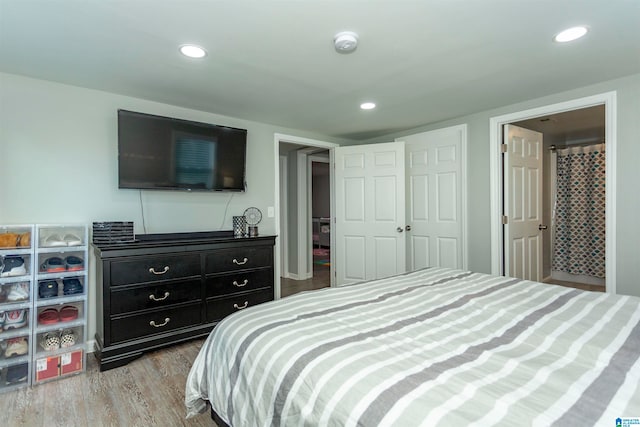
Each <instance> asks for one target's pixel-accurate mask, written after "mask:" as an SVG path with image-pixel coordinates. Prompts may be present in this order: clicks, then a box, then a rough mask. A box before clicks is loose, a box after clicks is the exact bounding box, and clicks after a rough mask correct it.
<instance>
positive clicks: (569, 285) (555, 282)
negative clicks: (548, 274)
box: [544, 279, 606, 292]
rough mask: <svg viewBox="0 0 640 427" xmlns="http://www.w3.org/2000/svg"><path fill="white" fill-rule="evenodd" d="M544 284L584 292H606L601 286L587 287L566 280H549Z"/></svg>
mask: <svg viewBox="0 0 640 427" xmlns="http://www.w3.org/2000/svg"><path fill="white" fill-rule="evenodd" d="M544 283H549V284H552V285H560V286H565V287H567V288H576V289H582V290H583V291H593V292H605V290H606V289H605V287H604V286H600V285H587V284H584V283H577V282H568V281H565V280H555V279H549V280H546V281H545V282H544Z"/></svg>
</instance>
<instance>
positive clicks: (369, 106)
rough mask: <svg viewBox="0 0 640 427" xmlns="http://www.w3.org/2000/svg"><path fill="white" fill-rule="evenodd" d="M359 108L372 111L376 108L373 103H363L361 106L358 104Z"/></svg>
mask: <svg viewBox="0 0 640 427" xmlns="http://www.w3.org/2000/svg"><path fill="white" fill-rule="evenodd" d="M360 108H362V109H363V110H373V109H374V108H376V104H375V103H373V102H363V103H362V104H360Z"/></svg>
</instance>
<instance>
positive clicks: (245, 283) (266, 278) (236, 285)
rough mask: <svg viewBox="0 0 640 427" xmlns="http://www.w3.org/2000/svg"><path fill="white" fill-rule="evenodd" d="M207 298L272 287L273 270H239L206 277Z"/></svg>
mask: <svg viewBox="0 0 640 427" xmlns="http://www.w3.org/2000/svg"><path fill="white" fill-rule="evenodd" d="M206 286H207V293H206V295H207V298H209V297H216V296H222V295H227V294H233V293H237V292H242V291H251V290H254V289H258V288H265V287H273V270H272V269H271V268H267V269H263V270H258V271H239V272H237V273H231V274H225V275H224V276H214V277H207V285H206Z"/></svg>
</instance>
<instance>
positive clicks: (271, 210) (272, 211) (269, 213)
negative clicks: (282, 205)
mask: <svg viewBox="0 0 640 427" xmlns="http://www.w3.org/2000/svg"><path fill="white" fill-rule="evenodd" d="M275 214H276V212H275V209H274V208H273V206H268V207H267V216H268V217H269V218H273V216H274V215H275Z"/></svg>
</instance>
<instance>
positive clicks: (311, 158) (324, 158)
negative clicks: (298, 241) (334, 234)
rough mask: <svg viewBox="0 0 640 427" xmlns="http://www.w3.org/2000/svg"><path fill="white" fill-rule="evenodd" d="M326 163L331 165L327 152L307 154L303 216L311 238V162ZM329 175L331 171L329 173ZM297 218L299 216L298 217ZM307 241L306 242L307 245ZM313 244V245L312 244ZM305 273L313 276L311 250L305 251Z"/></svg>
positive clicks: (331, 189)
mask: <svg viewBox="0 0 640 427" xmlns="http://www.w3.org/2000/svg"><path fill="white" fill-rule="evenodd" d="M313 162H317V163H328V164H329V167H331V161H330V159H329V153H328V152H327V155H326V156H321V155H318V154H317V153H315V152H314V153H312V154H309V155H308V156H307V217H306V218H305V220H306V221H308V222H307V230H309V231H311V233H309V234H307V236H309V235H311V239H312V240H313V224H312V222H313V220H312V213H313V211H312V207H313V204H312V199H313V185H312V184H313V169H312V168H313V166H312V163H313ZM329 175H331V173H329ZM329 193H330V194H333V188H332V187H331V179H329ZM329 209H331V196H329ZM298 219H299V218H298ZM329 238H331V234H329ZM308 245H309V242H307V246H308ZM312 246H313V245H312ZM307 273H308V275H309V276H308V277H313V251H310V252H308V253H307Z"/></svg>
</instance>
